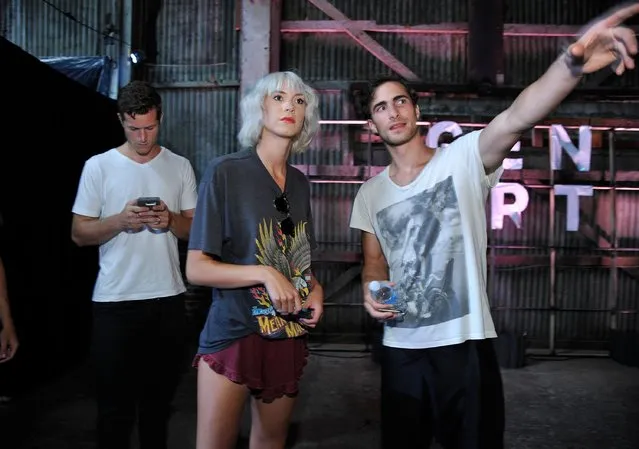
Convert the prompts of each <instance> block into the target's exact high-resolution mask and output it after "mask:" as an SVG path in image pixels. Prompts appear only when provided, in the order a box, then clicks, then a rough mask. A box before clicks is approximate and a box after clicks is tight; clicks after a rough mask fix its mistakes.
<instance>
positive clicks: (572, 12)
mask: <svg viewBox="0 0 639 449" xmlns="http://www.w3.org/2000/svg"><path fill="white" fill-rule="evenodd" d="M578 4H579V5H578V7H577V3H573V2H563V1H559V2H558V1H556V0H535V1H530V0H510V1H509V2H507V8H506V11H505V12H506V16H505V21H506V23H527V24H548V25H584V24H586V23H587V22H589V21H590V20H592V19H593V18H595V17H596V16H598V15H599V14H601V13H602V12H604V11H606V10H607V9H608V8H611V7H613V6H615V5H618V4H619V1H618V0H579V2H578Z"/></svg>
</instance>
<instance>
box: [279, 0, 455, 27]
mask: <svg viewBox="0 0 639 449" xmlns="http://www.w3.org/2000/svg"><path fill="white" fill-rule="evenodd" d="M331 4H332V5H333V6H335V7H336V8H337V9H339V10H340V11H341V12H342V13H343V14H345V15H346V16H347V17H348V18H349V19H352V20H375V21H376V22H377V23H380V24H382V23H384V24H401V25H419V24H425V23H442V22H466V21H467V20H468V2H467V0H450V1H447V0H429V1H424V0H395V1H390V2H389V1H385V0H368V1H362V0H331ZM327 19H328V17H327V16H326V15H325V14H324V13H323V12H322V11H320V10H319V9H318V8H316V7H315V6H314V5H312V4H311V3H310V2H308V1H307V0H287V1H285V2H283V8H282V20H327Z"/></svg>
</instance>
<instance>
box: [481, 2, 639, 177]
mask: <svg viewBox="0 0 639 449" xmlns="http://www.w3.org/2000/svg"><path fill="white" fill-rule="evenodd" d="M637 13H639V3H634V4H632V5H629V6H625V7H621V8H616V9H615V10H611V11H610V12H608V13H607V14H605V15H604V17H603V18H601V19H598V20H595V21H593V23H592V24H591V25H590V26H587V28H586V29H585V31H584V32H583V33H582V35H581V37H580V38H579V40H578V41H577V42H575V43H574V44H573V45H571V46H570V47H569V48H568V50H566V52H565V53H564V54H563V55H561V56H560V57H559V58H558V59H557V60H556V61H555V62H554V63H553V64H552V65H551V66H550V68H549V69H548V70H547V71H546V73H544V75H542V76H541V78H539V79H538V80H537V81H535V82H534V83H533V84H531V85H530V86H528V87H527V88H526V89H524V91H523V92H522V93H521V94H520V95H519V96H518V97H517V99H516V100H515V101H514V102H513V104H512V105H511V106H510V107H509V108H508V109H506V110H505V111H504V112H502V113H501V114H499V115H498V116H497V117H495V119H494V120H492V121H491V122H490V123H489V124H488V126H487V127H486V128H485V129H484V130H483V131H482V133H481V135H480V137H479V151H480V155H481V159H482V162H483V164H484V167H485V168H486V171H487V172H491V171H493V170H494V169H496V168H497V167H499V166H500V165H501V163H502V162H503V160H504V158H505V157H506V156H507V155H508V153H509V152H510V149H511V148H512V146H513V145H514V144H515V143H516V142H517V140H518V139H519V138H520V137H521V134H522V133H523V132H525V131H527V130H528V129H530V128H532V127H533V126H535V124H537V123H538V122H539V121H540V120H542V119H543V118H545V117H546V116H548V114H550V113H551V112H552V111H553V110H554V109H555V108H556V107H557V106H558V105H559V104H560V103H561V102H562V101H563V100H564V99H565V98H566V97H567V96H568V94H569V93H570V92H571V91H572V90H573V89H574V88H575V87H576V86H577V84H578V83H579V81H580V80H581V77H582V74H586V73H593V72H596V71H598V70H601V69H603V68H605V67H612V68H613V69H614V71H615V73H616V74H617V75H621V74H622V73H624V71H625V70H626V69H632V68H634V60H633V58H632V56H633V55H635V54H636V53H637V39H636V37H635V36H634V32H633V31H632V30H631V29H629V28H626V27H621V26H619V25H620V24H621V23H623V22H624V21H625V20H627V19H628V18H630V17H632V16H633V15H635V14H637Z"/></svg>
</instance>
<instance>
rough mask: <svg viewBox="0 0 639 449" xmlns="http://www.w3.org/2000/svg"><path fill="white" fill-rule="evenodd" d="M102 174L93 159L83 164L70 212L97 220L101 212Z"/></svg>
mask: <svg viewBox="0 0 639 449" xmlns="http://www.w3.org/2000/svg"><path fill="white" fill-rule="evenodd" d="M102 198H103V195H102V172H101V171H100V167H99V165H98V161H97V159H95V158H91V159H89V160H88V161H86V162H85V164H84V167H83V168H82V174H81V175H80V182H79V185H78V191H77V193H76V197H75V201H74V203H73V208H72V209H71V211H72V212H73V213H74V214H77V215H84V216H87V217H94V218H97V217H99V216H100V213H101V211H102Z"/></svg>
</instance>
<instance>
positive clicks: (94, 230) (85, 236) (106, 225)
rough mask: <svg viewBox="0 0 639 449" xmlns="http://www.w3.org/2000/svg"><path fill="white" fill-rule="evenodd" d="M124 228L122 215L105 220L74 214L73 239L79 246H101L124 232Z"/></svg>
mask: <svg viewBox="0 0 639 449" xmlns="http://www.w3.org/2000/svg"><path fill="white" fill-rule="evenodd" d="M124 226H125V225H124V223H123V222H122V219H121V217H120V214H117V215H112V216H110V217H107V218H104V219H100V218H96V217H87V216H85V215H77V214H73V222H72V224H71V239H72V240H73V241H74V242H75V244H76V245H78V246H90V245H101V244H103V243H106V242H108V241H109V240H111V239H112V238H113V237H115V236H116V235H118V234H119V233H120V232H122V231H123V230H124V229H125V227H124Z"/></svg>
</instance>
